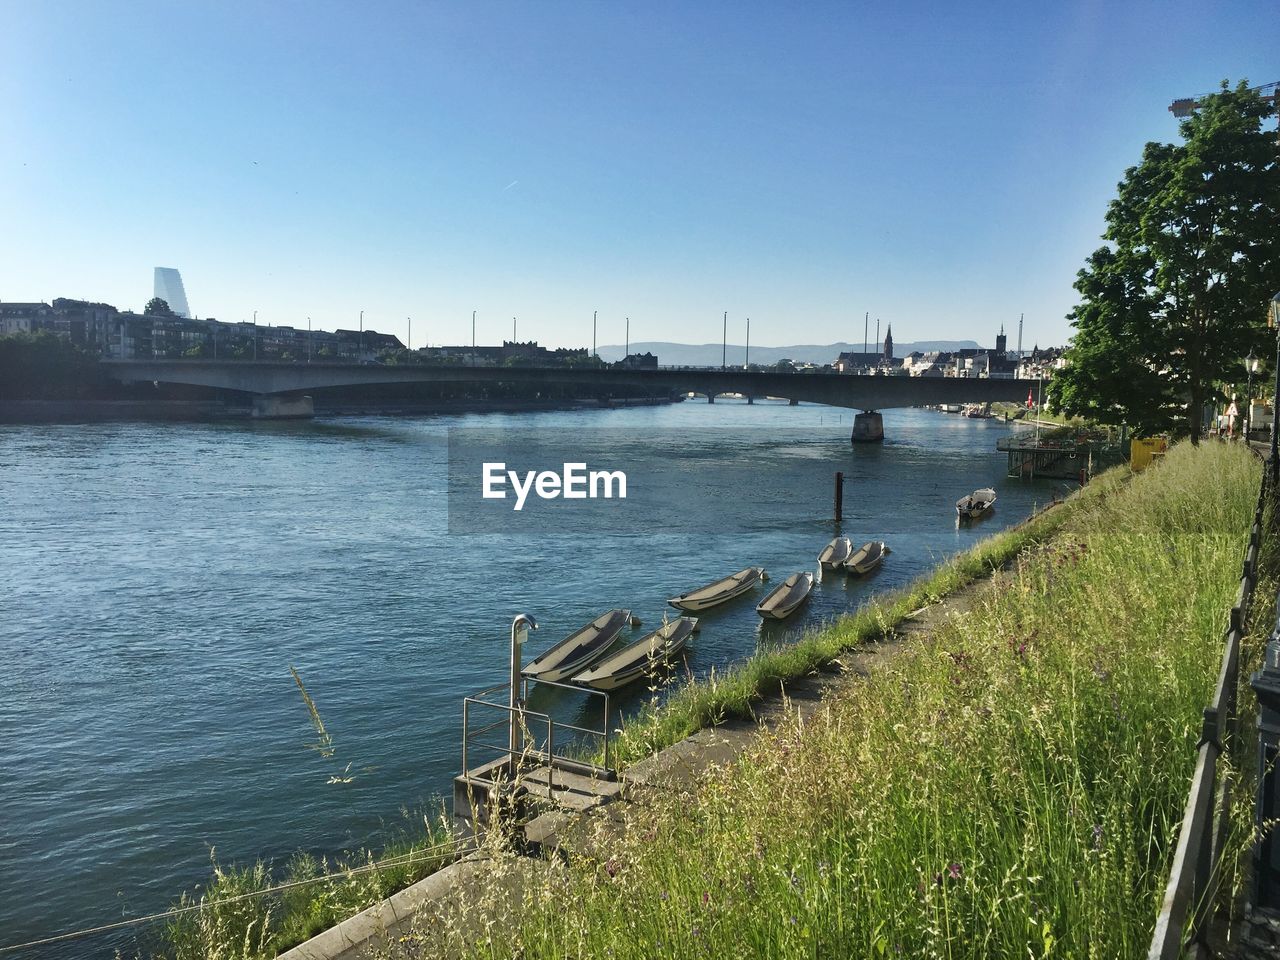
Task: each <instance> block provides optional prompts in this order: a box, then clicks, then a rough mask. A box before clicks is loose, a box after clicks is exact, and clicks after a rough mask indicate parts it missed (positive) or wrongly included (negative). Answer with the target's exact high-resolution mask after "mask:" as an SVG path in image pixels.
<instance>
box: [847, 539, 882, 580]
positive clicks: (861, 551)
mask: <svg viewBox="0 0 1280 960" xmlns="http://www.w3.org/2000/svg"><path fill="white" fill-rule="evenodd" d="M888 552H889V548H888V547H887V546H885V543H884V541H883V540H868V541H867V542H866V543H864V544H863V545H862V546H860V547H859V548H858V549H857V550H855V551H854V552H853V553H852V554H851V555H850V557H849V559H848V560H846V561H845V562H844V568H845V570H847V571H848V572H849V573H870V572H871V571H872V570H874V569H875V568H876V567H878V566H880V562H881V561H882V560H884V555H885V554H886V553H888Z"/></svg>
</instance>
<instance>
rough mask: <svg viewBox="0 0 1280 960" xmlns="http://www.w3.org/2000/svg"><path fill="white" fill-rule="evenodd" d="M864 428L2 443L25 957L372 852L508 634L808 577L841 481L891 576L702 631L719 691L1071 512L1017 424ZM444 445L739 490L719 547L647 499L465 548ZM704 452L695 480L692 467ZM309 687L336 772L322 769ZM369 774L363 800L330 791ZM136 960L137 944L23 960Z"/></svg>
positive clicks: (446, 768)
mask: <svg viewBox="0 0 1280 960" xmlns="http://www.w3.org/2000/svg"><path fill="white" fill-rule="evenodd" d="M852 419H853V411H848V410H836V409H832V408H827V407H819V406H807V405H806V406H799V407H790V406H787V405H785V404H773V403H757V404H755V405H753V406H747V405H746V404H745V403H732V402H728V401H726V400H724V399H721V400H720V401H718V402H717V403H716V404H715V405H708V404H706V403H701V402H688V403H683V404H677V405H674V406H660V407H638V408H629V409H620V410H608V411H596V410H583V411H564V412H551V413H525V414H512V415H497V414H486V415H465V416H451V417H433V418H420V419H392V418H365V419H344V420H330V421H325V420H317V421H314V422H304V423H291V424H286V423H274V424H272V423H258V424H254V423H218V424H141V423H137V424H99V425H90V426H64V425H56V426H47V425H41V426H0V491H2V493H0V496H2V497H3V500H2V501H0V503H2V509H0V571H3V578H4V589H3V591H0V652H2V653H3V660H4V663H3V667H2V669H0V946H4V945H7V944H12V943H16V942H22V941H27V940H31V939H34V938H37V937H41V936H47V935H50V934H54V933H58V932H62V931H65V930H72V929H77V928H81V927H88V926H92V925H95V924H100V923H107V922H111V921H113V920H119V919H121V918H122V917H127V916H134V915H139V914H144V913H150V912H153V911H157V910H162V909H164V908H166V907H167V906H169V905H170V904H171V903H172V902H173V901H174V900H175V899H176V898H177V897H178V895H179V894H180V893H181V892H182V891H183V890H184V889H187V890H189V889H191V888H192V887H193V886H194V885H195V884H197V883H200V882H203V881H204V880H205V879H207V877H208V875H209V860H210V850H211V848H214V849H216V852H217V857H218V859H219V861H221V862H224V863H225V862H246V861H251V860H253V859H254V858H257V857H265V858H275V859H277V860H279V861H282V860H284V859H285V858H287V856H288V855H289V854H290V853H292V852H294V851H296V850H298V849H302V848H306V849H310V850H314V851H317V852H327V853H334V852H337V851H339V850H341V849H343V848H351V847H359V846H361V845H366V844H368V845H374V846H377V845H379V844H380V842H381V840H382V838H384V837H386V836H387V835H388V833H389V832H390V831H392V830H394V829H395V828H396V826H397V824H399V823H402V822H403V819H402V813H401V811H402V810H406V809H407V810H410V811H421V810H428V811H429V810H431V809H432V808H433V803H434V802H435V801H434V800H433V798H436V797H438V796H443V795H445V794H446V793H447V792H448V789H449V784H450V779H451V778H452V777H453V775H454V774H455V773H456V772H457V770H458V766H459V759H460V758H459V749H460V737H461V699H462V697H463V696H464V695H465V694H467V693H470V692H473V691H475V690H477V689H479V688H482V687H486V686H490V685H493V684H497V683H501V682H502V681H503V679H504V676H505V671H506V669H507V658H508V628H509V624H510V621H511V617H512V616H513V615H514V614H515V613H517V612H519V611H527V612H529V613H531V614H533V615H534V616H535V617H537V619H538V622H539V625H540V626H541V629H540V630H539V631H538V632H537V633H535V634H533V635H532V636H531V638H530V639H531V643H530V644H529V647H528V649H527V653H526V659H531V658H532V657H533V656H534V655H535V654H536V653H538V652H539V651H541V650H542V649H545V648H546V647H547V646H548V645H550V644H551V643H552V642H554V641H555V640H557V639H559V638H561V637H563V636H565V635H566V634H567V633H569V632H570V631H572V630H573V629H575V628H577V627H578V626H581V625H582V624H583V623H585V622H587V621H588V620H590V619H592V618H593V617H595V616H597V615H598V614H600V613H602V612H604V611H605V610H607V609H609V608H611V607H630V608H632V609H633V610H634V612H635V613H636V615H638V616H639V617H640V618H641V619H642V620H643V621H644V625H645V628H652V627H653V626H655V625H657V624H658V623H660V622H661V618H662V615H663V612H664V610H670V608H667V607H666V605H665V601H666V599H667V598H668V597H671V596H675V595H676V594H678V593H681V592H683V591H685V590H687V589H690V588H692V587H696V586H699V585H701V584H703V583H705V582H707V581H710V580H714V579H717V578H719V577H721V576H723V575H726V574H729V573H732V572H734V571H736V570H739V569H741V568H742V567H745V566H748V565H761V566H764V567H765V568H766V569H767V570H769V572H770V574H771V576H772V578H773V583H774V584H777V583H779V582H781V580H782V578H784V577H786V576H787V575H788V574H789V573H792V572H795V571H798V570H814V569H815V568H816V566H817V564H816V562H815V557H816V555H817V553H818V550H819V549H820V548H821V547H822V546H823V544H825V543H826V542H827V540H829V539H830V538H831V537H832V536H833V535H834V527H833V523H832V521H831V520H830V517H831V514H832V479H833V474H834V472H835V471H836V470H843V471H845V473H846V474H847V475H848V477H849V478H850V479H849V483H848V485H847V488H846V491H845V522H844V526H843V532H844V533H846V534H848V535H849V536H850V537H852V538H853V540H854V541H855V544H857V543H861V542H862V541H864V540H868V539H873V538H875V539H884V540H886V541H887V542H888V543H889V545H890V547H891V548H892V553H891V554H890V555H889V557H888V558H887V560H886V561H885V564H884V566H883V568H882V569H881V570H880V571H879V572H878V573H876V574H874V575H872V576H870V577H868V578H866V579H864V580H856V579H855V580H849V579H847V578H845V577H844V576H842V575H839V576H832V575H831V574H828V575H827V576H826V579H825V581H824V582H822V583H820V584H819V585H818V586H817V587H816V588H815V590H814V594H813V597H812V599H811V601H810V602H809V604H808V605H807V607H805V608H803V609H802V610H801V612H800V613H799V614H798V615H796V616H795V617H794V618H793V619H792V620H790V621H788V622H787V623H786V624H784V625H781V626H773V625H770V626H769V627H764V628H762V626H761V623H760V620H759V618H758V617H757V616H756V614H755V612H754V609H753V608H754V604H755V602H757V601H758V599H759V597H760V592H759V591H757V593H755V594H753V595H751V598H750V599H748V598H742V599H740V600H738V601H735V602H734V603H733V604H731V605H729V606H727V607H725V608H722V609H721V610H720V611H712V612H710V613H707V614H705V615H704V616H703V620H702V631H701V632H700V633H699V634H697V635H696V636H695V638H694V640H693V644H692V647H691V649H690V652H689V656H688V666H689V668H690V669H691V670H692V671H693V672H694V673H695V674H703V673H705V672H706V671H707V670H708V669H709V668H711V667H713V666H714V667H717V668H721V667H723V666H724V665H726V664H728V663H731V662H733V661H735V660H740V659H742V658H743V657H746V656H748V655H750V654H751V653H752V652H753V651H754V650H755V649H756V646H757V644H758V643H776V642H778V641H780V640H785V639H786V638H787V637H788V636H795V635H797V634H799V633H800V632H802V631H804V630H806V629H809V628H812V627H814V626H816V625H818V624H820V623H822V622H823V621H825V620H829V619H830V618H832V617H835V616H837V615H838V614H840V613H842V612H844V611H847V610H850V609H852V608H854V607H856V606H857V605H858V604H859V603H861V602H862V601H863V600H864V599H865V598H866V597H867V596H868V595H870V594H871V593H872V592H874V591H879V590H883V589H886V588H890V587H894V586H898V585H901V584H903V583H906V582H907V581H908V580H910V579H912V578H914V577H916V576H918V575H920V574H921V573H923V572H925V571H926V570H927V569H929V568H930V567H932V566H934V565H935V564H936V563H938V562H939V561H940V560H941V559H943V558H944V557H945V556H947V555H948V554H951V553H953V552H955V551H957V550H960V549H963V548H965V547H967V546H969V545H970V544H972V543H973V542H975V541H976V540H978V539H979V538H981V537H983V536H985V535H987V534H990V533H992V532H994V531H996V530H997V529H999V528H1001V527H1004V526H1007V525H1009V524H1012V523H1014V522H1016V521H1018V520H1021V519H1022V518H1024V517H1025V516H1027V514H1028V513H1029V512H1030V511H1031V509H1032V508H1033V505H1035V504H1037V503H1039V504H1043V503H1044V502H1046V501H1047V500H1049V499H1050V497H1051V496H1052V495H1053V493H1055V492H1059V493H1060V492H1062V491H1064V490H1065V489H1066V485H1064V484H1062V483H1060V482H1051V481H1043V482H1036V483H1023V482H1019V481H1016V480H1005V479H1004V473H1005V455H1004V454H1002V453H997V452H996V449H995V444H996V440H997V438H999V437H1001V436H1003V435H1005V433H1006V432H1007V431H1008V430H1009V429H1010V428H1009V427H1007V426H1006V425H1004V424H1002V423H1000V422H999V421H994V420H992V421H981V420H967V419H963V418H961V417H958V416H955V415H945V414H941V413H934V412H929V411H923V410H920V411H917V410H898V411H888V412H886V413H885V414H884V423H885V434H886V437H887V440H886V442H885V443H884V444H883V446H881V445H870V446H863V447H855V448H851V446H850V444H849V432H850V428H851V425H852ZM451 427H469V428H473V427H483V428H494V429H496V430H501V431H507V432H508V433H509V435H510V437H511V442H512V443H516V442H517V441H518V439H519V438H520V437H522V436H525V435H527V434H528V433H529V431H537V432H539V433H541V432H544V431H574V432H576V433H577V434H578V435H580V436H582V437H583V443H584V444H586V445H588V446H591V445H592V444H594V446H593V447H592V449H593V453H592V456H591V457H590V460H591V461H592V466H593V467H594V466H597V465H600V466H607V467H609V468H610V469H622V470H625V471H627V472H628V473H629V474H632V472H633V471H634V472H637V473H638V474H641V475H642V474H643V473H644V472H645V471H646V470H649V471H653V470H657V469H661V468H662V467H663V465H664V463H667V462H670V463H671V469H679V470H688V476H689V477H690V481H689V490H690V496H693V495H694V492H695V491H694V487H700V488H706V487H707V485H708V484H709V485H710V486H711V487H712V488H715V489H722V490H728V491H731V492H732V495H730V496H722V495H717V496H716V499H717V500H718V501H720V506H721V513H720V514H719V515H718V516H717V519H716V521H715V525H716V527H717V528H718V529H708V525H706V524H701V525H699V526H698V527H697V529H688V528H677V527H673V526H671V525H670V523H669V522H668V517H667V513H666V511H664V510H662V509H659V508H657V507H654V508H652V513H653V515H651V516H646V517H643V518H641V521H642V522H637V519H636V518H635V517H634V516H632V517H631V518H630V519H628V521H627V523H626V524H625V525H621V524H608V523H601V524H597V525H595V526H594V527H593V528H592V529H588V530H574V531H571V532H565V531H558V532H552V533H547V534H545V535H542V536H536V535H530V534H527V533H521V534H520V535H519V536H515V537H505V536H503V535H501V534H494V533H491V532H486V533H482V534H472V535H466V534H460V533H456V532H455V533H450V532H449V524H448V523H447V510H446V492H447V490H448V488H449V483H450V478H449V476H448V473H447V470H448V456H447V438H448V432H449V429H450V428H451ZM597 430H598V431H599V433H594V432H593V431H597ZM692 431H696V433H697V437H698V451H699V460H698V464H697V465H696V469H695V468H694V466H692V465H688V464H684V465H682V464H680V463H679V462H678V460H677V459H674V455H676V454H678V453H679V452H680V451H681V450H682V443H684V442H685V439H684V438H687V437H689V436H690V435H691V432H692ZM708 431H714V432H713V433H709V432H708ZM621 435H624V436H625V437H626V438H627V441H628V442H627V443H626V445H625V451H621V450H620V451H619V452H618V455H617V458H616V462H612V463H598V461H599V460H600V459H601V458H602V457H608V454H609V447H608V446H607V444H606V442H605V440H604V438H606V437H609V436H621ZM593 437H594V438H595V439H592V438H593ZM708 437H710V438H711V439H710V440H709V439H708ZM494 453H495V456H494V459H495V460H502V459H512V458H511V457H510V456H508V454H507V452H504V450H503V449H495V451H494ZM641 461H645V462H643V463H642V462H641ZM547 466H554V467H555V468H557V469H558V468H559V464H551V465H547ZM454 479H455V485H456V483H457V478H454ZM989 484H991V485H994V486H995V487H996V489H997V491H998V493H999V497H1000V499H999V502H998V504H997V506H996V510H995V513H994V515H993V516H991V517H990V518H988V519H986V520H984V521H979V522H977V523H975V524H973V525H972V526H970V527H963V528H959V529H957V525H956V519H955V509H954V503H955V501H956V499H957V498H959V497H960V496H962V495H963V494H965V493H968V492H970V491H972V490H973V489H974V488H976V487H981V486H986V485H989ZM479 489H480V478H479V477H476V479H475V491H476V496H478V495H479ZM676 489H677V490H678V489H679V486H678V485H677V487H676ZM703 493H704V494H705V489H704V490H703ZM678 506H679V504H673V505H672V507H673V511H674V512H675V513H678V512H679V511H678V510H676V509H675V508H676V507H678ZM720 527H722V528H720ZM630 635H631V636H639V633H638V632H637V633H634V634H630ZM291 666H292V667H294V668H296V670H297V671H298V673H299V675H300V676H301V677H302V679H303V681H304V682H305V683H306V686H307V689H308V690H309V692H310V694H311V696H312V698H313V699H314V701H315V704H316V707H317V708H318V710H319V713H320V715H321V716H322V717H323V720H324V724H325V727H326V728H327V730H328V732H329V734H330V735H331V736H332V738H333V744H334V748H335V751H336V753H335V755H334V756H333V757H332V758H327V757H325V756H322V755H321V753H320V752H319V751H317V750H315V749H312V746H311V745H313V744H314V743H315V740H316V735H315V731H314V730H313V728H312V723H311V719H310V716H309V714H308V711H307V708H306V705H305V704H304V703H303V700H302V698H301V696H300V694H299V691H298V688H297V687H296V686H295V684H294V681H293V678H292V677H291V675H290V672H289V668H290V667H291ZM555 696H557V697H559V696H561V695H560V694H558V693H557V694H555ZM646 696H648V694H647V692H646V691H644V690H640V691H637V692H635V693H633V694H631V695H630V697H629V698H626V697H624V698H622V699H621V700H620V703H619V705H620V706H622V707H623V708H624V709H625V708H626V707H627V706H628V705H629V706H630V707H631V708H634V707H635V706H636V705H637V703H638V702H640V700H641V699H642V698H644V697H646ZM571 699H572V698H571V697H570V700H571ZM558 709H561V710H565V711H569V712H570V713H572V712H573V711H574V710H576V709H577V705H576V704H575V703H572V702H568V701H566V702H564V703H560V704H558ZM348 764H350V768H349V771H348V772H347V773H346V774H345V775H346V776H350V777H352V780H351V782H349V783H330V782H329V780H330V778H331V777H333V776H334V775H335V774H342V773H343V771H344V770H346V768H347V765H348ZM132 946H133V940H132V935H126V936H124V937H122V938H121V937H117V938H116V939H104V938H98V939H96V940H88V941H79V942H75V943H71V944H61V945H58V946H56V947H52V948H49V949H48V950H47V951H45V952H38V951H32V952H30V953H29V954H23V956H27V955H29V956H59V957H76V956H110V955H111V951H112V949H113V948H115V947H120V948H122V949H124V950H125V951H126V952H128V951H129V950H130V949H131V948H132Z"/></svg>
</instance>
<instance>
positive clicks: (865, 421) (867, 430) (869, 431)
mask: <svg viewBox="0 0 1280 960" xmlns="http://www.w3.org/2000/svg"><path fill="white" fill-rule="evenodd" d="M882 440H884V417H882V416H881V415H880V414H878V413H876V411H874V410H865V411H863V412H862V413H859V414H857V415H856V416H854V418H853V433H852V434H851V435H850V436H849V442H850V443H879V442H880V441H882Z"/></svg>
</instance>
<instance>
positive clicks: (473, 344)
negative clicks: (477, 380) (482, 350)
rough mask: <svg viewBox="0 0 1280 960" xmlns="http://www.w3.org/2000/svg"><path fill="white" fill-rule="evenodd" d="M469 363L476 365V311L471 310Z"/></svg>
mask: <svg viewBox="0 0 1280 960" xmlns="http://www.w3.org/2000/svg"><path fill="white" fill-rule="evenodd" d="M471 365H472V366H473V367H474V366H475V365H476V312H475V311H474V310H472V311H471Z"/></svg>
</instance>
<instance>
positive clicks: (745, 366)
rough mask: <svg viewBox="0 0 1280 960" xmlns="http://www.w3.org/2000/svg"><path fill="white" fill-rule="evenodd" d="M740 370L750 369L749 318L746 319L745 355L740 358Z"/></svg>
mask: <svg viewBox="0 0 1280 960" xmlns="http://www.w3.org/2000/svg"><path fill="white" fill-rule="evenodd" d="M742 369H743V370H750V369H751V318H750V317H747V354H746V356H745V357H743V358H742Z"/></svg>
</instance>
